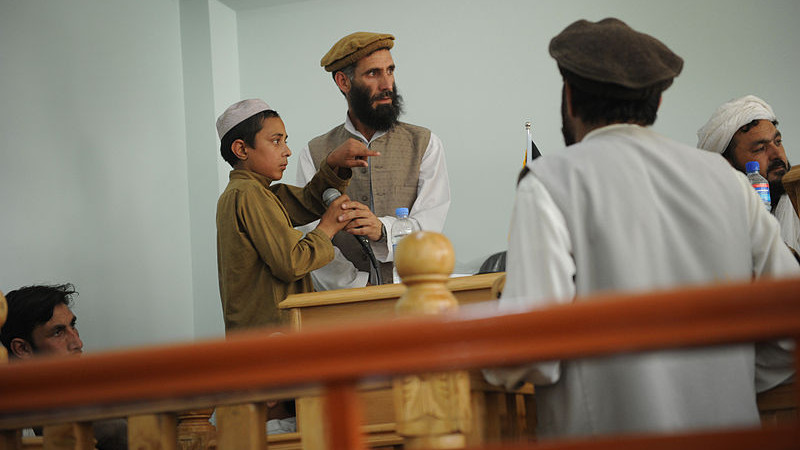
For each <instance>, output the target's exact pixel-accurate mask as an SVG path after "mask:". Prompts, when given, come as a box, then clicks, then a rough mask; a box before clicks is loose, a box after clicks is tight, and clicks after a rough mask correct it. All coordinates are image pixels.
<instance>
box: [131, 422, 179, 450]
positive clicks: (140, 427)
mask: <svg viewBox="0 0 800 450" xmlns="http://www.w3.org/2000/svg"><path fill="white" fill-rule="evenodd" d="M128 447H129V448H132V449H136V450H176V449H177V448H178V447H177V425H176V419H175V415H174V414H170V413H163V414H143V415H139V416H131V417H128Z"/></svg>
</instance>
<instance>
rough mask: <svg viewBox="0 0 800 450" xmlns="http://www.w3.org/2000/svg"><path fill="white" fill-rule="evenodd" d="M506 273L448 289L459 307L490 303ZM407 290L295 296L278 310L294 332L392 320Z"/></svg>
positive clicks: (461, 280) (455, 281)
mask: <svg viewBox="0 0 800 450" xmlns="http://www.w3.org/2000/svg"><path fill="white" fill-rule="evenodd" d="M504 274H505V272H499V273H485V274H481V275H472V276H468V277H458V278H451V279H450V280H449V281H448V282H447V288H448V289H450V291H451V292H452V293H453V295H455V296H456V299H458V303H459V304H460V305H466V304H472V303H478V302H483V301H489V300H493V299H492V296H491V289H492V284H493V283H494V282H495V280H497V279H498V278H500V277H501V276H502V275H504ZM405 289H406V287H405V286H404V285H402V284H384V285H381V286H367V287H364V288H356V289H339V290H335V291H323V292H310V293H305V294H294V295H290V296H288V297H287V298H286V300H284V301H282V302H281V303H280V304H279V305H278V307H279V308H280V309H283V310H288V311H289V314H290V319H289V320H290V323H291V325H292V328H293V329H295V330H301V329H306V328H308V327H310V326H314V325H321V324H323V325H324V324H331V323H341V322H343V321H350V320H369V319H386V318H389V317H394V315H395V313H394V305H395V302H397V299H398V298H400V295H402V294H403V292H404V291H405Z"/></svg>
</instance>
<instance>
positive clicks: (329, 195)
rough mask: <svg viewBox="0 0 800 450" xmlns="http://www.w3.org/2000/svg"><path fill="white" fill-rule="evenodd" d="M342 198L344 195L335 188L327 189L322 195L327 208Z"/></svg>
mask: <svg viewBox="0 0 800 450" xmlns="http://www.w3.org/2000/svg"><path fill="white" fill-rule="evenodd" d="M341 196H342V193H341V192H339V191H337V190H336V189H334V188H328V189H325V192H323V193H322V203H325V206H330V205H331V203H333V201H334V200H336V199H337V198H339V197H341Z"/></svg>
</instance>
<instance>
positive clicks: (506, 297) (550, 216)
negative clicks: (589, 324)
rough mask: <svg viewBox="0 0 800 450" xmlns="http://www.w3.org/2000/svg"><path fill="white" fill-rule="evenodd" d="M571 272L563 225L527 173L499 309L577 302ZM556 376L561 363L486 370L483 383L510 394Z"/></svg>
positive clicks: (540, 186)
mask: <svg viewBox="0 0 800 450" xmlns="http://www.w3.org/2000/svg"><path fill="white" fill-rule="evenodd" d="M575 271H576V267H575V261H574V260H573V258H572V240H571V239H570V235H569V231H568V229H567V223H566V220H565V219H564V216H563V214H561V211H560V210H559V209H558V207H557V206H556V204H555V202H554V201H553V198H552V197H551V196H550V193H549V192H547V189H546V188H545V187H544V185H543V184H542V183H541V182H540V181H539V180H538V179H537V178H535V177H534V175H533V174H530V173H529V174H528V175H526V176H525V177H524V178H523V179H522V181H521V182H520V184H519V186H518V187H517V197H516V200H515V201H514V209H513V212H512V216H511V232H510V234H509V243H508V255H507V257H506V283H505V287H504V289H503V296H502V298H501V299H500V303H499V309H500V310H501V311H514V310H517V311H519V310H527V309H531V308H542V307H546V306H548V305H551V304H554V303H570V302H572V300H573V298H574V297H575V284H574V281H573V277H574V276H575ZM560 373H561V371H560V363H559V361H547V362H541V363H536V364H530V365H526V366H523V367H513V368H500V369H487V370H484V376H485V377H486V379H487V381H489V382H490V383H492V384H503V385H505V386H506V388H508V389H516V388H518V387H519V386H521V385H522V383H523V382H525V381H529V382H532V383H534V384H552V383H555V382H556V381H558V379H559V377H560Z"/></svg>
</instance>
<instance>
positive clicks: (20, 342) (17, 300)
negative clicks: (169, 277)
mask: <svg viewBox="0 0 800 450" xmlns="http://www.w3.org/2000/svg"><path fill="white" fill-rule="evenodd" d="M75 293H76V292H75V289H74V287H73V286H72V285H71V284H69V283H67V284H62V285H58V286H41V285H40V286H27V287H23V288H20V289H17V290H15V291H11V292H9V293H8V294H6V301H7V303H8V317H7V318H6V323H5V324H3V328H2V329H0V341H2V342H3V346H4V347H5V348H6V350H8V355H9V359H10V360H11V361H12V362H15V361H21V360H27V359H31V358H38V357H42V356H71V355H74V356H78V355H80V354H81V353H83V341H81V337H80V335H79V334H78V328H77V327H76V326H75V324H76V322H77V318H76V317H75V314H73V312H72V310H71V309H70V305H71V304H72V295H73V294H75ZM93 428H94V435H95V439H97V449H98V450H118V449H127V448H128V427H127V423H126V421H125V420H124V419H111V420H103V421H98V422H95V423H94V424H93ZM34 431H35V432H36V434H41V429H37V430H34Z"/></svg>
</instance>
